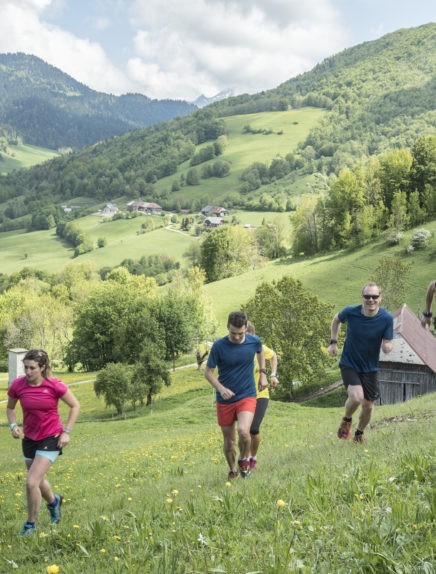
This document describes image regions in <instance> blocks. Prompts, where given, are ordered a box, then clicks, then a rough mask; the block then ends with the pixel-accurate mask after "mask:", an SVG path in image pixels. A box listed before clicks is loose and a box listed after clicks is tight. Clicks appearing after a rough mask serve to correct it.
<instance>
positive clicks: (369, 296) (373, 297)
mask: <svg viewBox="0 0 436 574" xmlns="http://www.w3.org/2000/svg"><path fill="white" fill-rule="evenodd" d="M379 297H380V295H363V298H364V299H366V300H367V301H369V300H370V299H374V301H377V299H378V298H379Z"/></svg>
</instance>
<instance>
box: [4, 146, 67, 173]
mask: <svg viewBox="0 0 436 574" xmlns="http://www.w3.org/2000/svg"><path fill="white" fill-rule="evenodd" d="M58 155H59V154H58V153H57V152H55V151H53V150H50V149H46V148H41V147H36V146H33V145H24V144H19V145H16V146H9V147H8V148H7V151H6V152H2V153H1V160H0V173H2V174H5V173H9V172H11V171H15V170H17V169H22V168H27V167H32V166H33V165H36V164H38V163H43V162H44V161H47V160H49V159H52V158H54V157H57V156H58Z"/></svg>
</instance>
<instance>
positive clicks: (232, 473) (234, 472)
mask: <svg viewBox="0 0 436 574" xmlns="http://www.w3.org/2000/svg"><path fill="white" fill-rule="evenodd" d="M238 476H239V472H238V471H237V470H230V471H229V474H228V475H227V480H233V479H234V478H238Z"/></svg>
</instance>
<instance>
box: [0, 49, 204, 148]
mask: <svg viewBox="0 0 436 574" xmlns="http://www.w3.org/2000/svg"><path fill="white" fill-rule="evenodd" d="M195 109H196V107H195V106H194V105H192V104H188V103H187V102H184V101H176V100H152V99H150V98H148V97H146V96H143V95H140V94H126V95H123V96H113V95H109V94H104V93H100V92H96V91H94V90H91V89H90V88H88V87H87V86H85V85H83V84H81V83H79V82H77V81H76V80H74V79H73V78H71V77H70V76H68V75H67V74H65V73H64V72H61V71H60V70H59V69H57V68H55V67H54V66H51V65H49V64H47V63H46V62H44V61H43V60H41V59H39V58H37V57H36V56H30V55H27V54H0V124H6V125H9V126H10V127H11V128H13V129H14V130H15V131H16V133H17V135H18V136H19V137H21V138H22V139H23V140H24V142H25V143H27V144H32V145H37V146H41V147H46V148H51V149H58V148H65V147H72V148H75V149H77V148H81V147H83V146H86V145H90V144H93V143H95V142H97V141H100V140H103V139H106V138H109V137H111V136H113V135H115V134H120V133H123V132H126V131H129V130H134V129H137V128H140V127H145V126H150V125H153V124H157V123H160V122H163V121H166V120H168V119H170V118H173V117H177V116H183V115H186V114H188V113H191V112H192V111H194V110H195Z"/></svg>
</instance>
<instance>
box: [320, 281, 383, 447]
mask: <svg viewBox="0 0 436 574" xmlns="http://www.w3.org/2000/svg"><path fill="white" fill-rule="evenodd" d="M381 300H382V295H381V289H380V287H379V285H377V284H376V283H367V284H366V285H364V286H363V289H362V304H361V305H356V306H354V307H353V306H349V307H345V308H344V309H342V311H340V312H339V313H337V314H336V315H335V316H334V317H333V321H332V324H331V339H330V345H329V347H328V352H329V353H330V355H333V356H336V355H337V354H338V347H337V338H338V333H339V328H340V325H341V323H347V334H346V338H345V344H344V348H343V351H342V355H341V360H340V361H339V366H340V369H341V375H342V381H343V383H344V385H345V387H346V389H347V394H348V398H347V401H346V403H345V416H344V417H343V419H342V421H341V424H340V427H339V429H338V437H339V438H342V439H347V438H348V437H349V436H350V432H351V422H352V415H353V413H354V412H355V411H356V410H357V409H358V407H359V405H360V407H361V409H360V416H359V424H358V426H357V429H356V432H355V434H354V442H356V443H360V442H363V441H364V438H365V437H364V434H363V433H364V430H365V428H366V426H367V425H368V423H369V421H370V420H371V415H372V412H373V410H374V401H376V400H377V399H378V398H379V396H380V389H379V386H378V381H377V371H378V368H379V355H380V347H381V348H382V350H383V352H384V353H390V352H391V351H392V339H393V338H394V330H393V319H392V315H391V314H390V313H389V312H388V311H386V309H382V308H381V307H380V303H381Z"/></svg>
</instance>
